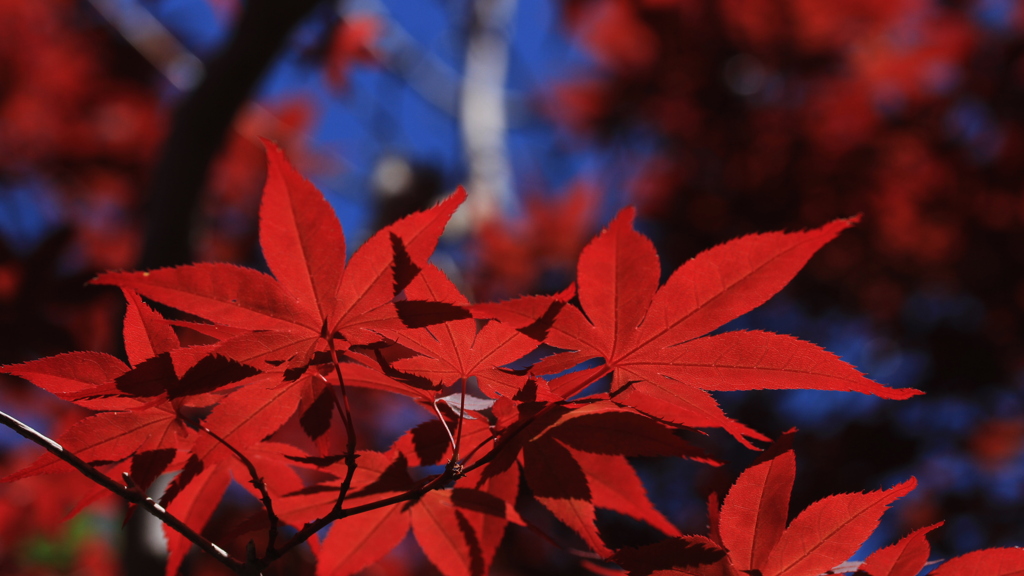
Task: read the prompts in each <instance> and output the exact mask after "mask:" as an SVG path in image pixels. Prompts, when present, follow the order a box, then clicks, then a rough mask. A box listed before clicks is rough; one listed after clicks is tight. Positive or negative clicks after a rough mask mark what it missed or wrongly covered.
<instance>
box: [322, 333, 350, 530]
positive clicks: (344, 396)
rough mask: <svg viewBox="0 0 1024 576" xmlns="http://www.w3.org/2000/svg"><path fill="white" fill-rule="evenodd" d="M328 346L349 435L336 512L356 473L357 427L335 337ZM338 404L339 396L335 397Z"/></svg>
mask: <svg viewBox="0 0 1024 576" xmlns="http://www.w3.org/2000/svg"><path fill="white" fill-rule="evenodd" d="M327 345H328V346H329V347H330V349H331V362H332V363H333V364H334V372H335V374H337V375H338V388H340V389H341V402H342V405H341V406H338V410H339V411H341V419H342V421H343V422H344V423H345V434H347V435H348V438H347V443H346V446H345V466H346V467H347V470H346V471H345V479H344V480H342V482H341V489H340V490H339V491H338V500H337V502H335V503H334V509H335V510H341V507H342V505H343V504H344V503H345V497H346V496H347V495H348V489H349V488H351V487H352V478H353V477H354V476H355V473H356V427H355V425H354V424H353V423H352V407H351V406H350V405H349V402H348V392H347V391H346V390H345V377H344V376H342V375H341V364H339V363H338V350H337V348H336V347H335V346H334V337H333V336H328V337H327ZM335 402H337V396H335Z"/></svg>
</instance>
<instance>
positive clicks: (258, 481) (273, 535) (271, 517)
mask: <svg viewBox="0 0 1024 576" xmlns="http://www.w3.org/2000/svg"><path fill="white" fill-rule="evenodd" d="M193 426H195V427H197V428H199V429H200V430H202V431H203V432H206V433H207V434H209V435H210V436H211V437H213V439H214V440H216V441H217V442H220V443H221V445H222V446H224V447H225V448H227V449H228V450H230V451H231V452H232V453H233V454H234V455H235V456H236V457H238V459H239V461H241V462H242V464H244V465H245V467H246V469H247V470H249V478H250V481H251V482H252V485H253V486H255V487H256V489H257V490H259V491H260V500H261V501H262V502H263V508H264V509H266V511H267V521H268V522H269V523H270V531H269V534H268V538H267V552H269V551H270V550H273V549H274V546H275V545H276V544H277V530H278V526H279V524H280V520H278V518H277V514H274V503H273V501H272V500H271V498H270V492H268V491H267V483H266V482H264V481H263V478H262V477H261V476H260V474H259V472H257V471H256V466H255V465H254V464H253V463H252V460H249V459H248V458H247V457H246V456H245V454H242V453H241V452H240V451H239V450H238V449H237V448H235V447H234V446H232V445H231V444H230V443H229V442H228V441H227V440H225V439H223V438H221V437H220V436H219V435H218V434H216V433H215V432H213V431H212V430H210V429H209V428H207V427H206V426H203V425H202V424H199V423H198V422H194V423H193Z"/></svg>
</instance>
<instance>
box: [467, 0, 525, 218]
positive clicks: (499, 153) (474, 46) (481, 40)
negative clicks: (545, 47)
mask: <svg viewBox="0 0 1024 576" xmlns="http://www.w3.org/2000/svg"><path fill="white" fill-rule="evenodd" d="M515 7H516V2H515V0H474V2H472V11H473V14H472V17H471V22H472V24H471V26H470V32H469V40H468V42H467V45H466V73H465V76H464V77H463V82H462V88H461V99H460V101H459V103H460V106H459V126H460V128H461V130H462V140H463V142H464V148H465V151H466V162H467V164H468V168H469V182H468V183H467V185H466V187H467V188H468V189H469V192H470V195H469V209H470V212H469V217H470V218H471V225H472V226H474V227H475V226H479V225H480V224H482V223H483V222H486V221H487V220H490V219H492V218H494V217H495V216H497V215H498V214H500V213H502V212H503V211H505V210H506V209H507V208H509V207H511V206H512V205H513V202H514V196H513V193H512V170H511V167H510V165H509V156H508V148H507V146H506V145H505V136H506V133H507V131H508V112H507V110H506V108H505V84H506V80H507V76H508V66H509V38H508V36H509V31H508V29H509V23H510V21H511V19H512V15H513V13H514V12H515Z"/></svg>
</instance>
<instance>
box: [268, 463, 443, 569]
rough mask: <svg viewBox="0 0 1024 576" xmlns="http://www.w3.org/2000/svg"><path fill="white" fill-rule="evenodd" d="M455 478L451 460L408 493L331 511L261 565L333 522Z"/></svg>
mask: <svg viewBox="0 0 1024 576" xmlns="http://www.w3.org/2000/svg"><path fill="white" fill-rule="evenodd" d="M457 476H458V474H457V472H456V462H455V461H454V460H452V461H450V462H449V463H448V465H447V466H445V469H444V472H442V473H441V474H439V475H437V476H434V477H433V478H431V479H430V480H429V481H428V482H426V483H425V484H423V485H422V486H420V487H419V488H415V489H413V490H410V491H408V492H403V493H402V494H397V495H395V496H391V497H389V498H384V499H382V500H377V501H376V502H369V503H366V504H363V505H361V506H355V507H352V508H348V509H344V510H341V509H338V510H333V511H332V512H331V513H329V514H327V515H326V516H324V517H323V518H319V519H317V520H313V521H312V522H308V523H306V525H305V526H303V527H302V529H301V530H299V531H298V532H296V533H295V535H294V536H292V537H291V539H289V540H288V542H285V544H284V545H283V546H281V548H279V549H277V550H273V551H271V552H270V553H269V554H267V556H266V557H265V558H263V560H262V561H261V563H262V564H263V565H267V564H269V563H270V562H272V561H274V560H276V559H277V558H280V557H281V556H283V555H284V554H286V553H287V552H288V551H289V550H291V549H292V548H295V547H296V546H298V545H300V544H302V543H303V542H305V541H306V540H309V539H310V538H311V537H312V536H313V535H314V534H316V533H317V532H319V531H320V530H323V529H324V528H326V527H327V526H328V525H329V524H330V523H331V522H334V521H335V520H341V519H342V518H347V517H349V516H355V515H356V514H363V513H365V512H369V511H371V510H377V509H378V508H384V507H385V506H391V505H392V504H398V503H401V502H409V501H412V500H416V499H419V498H420V497H422V496H423V495H424V494H426V493H427V492H430V491H431V490H437V489H440V488H444V487H445V486H446V485H447V484H448V483H449V482H451V481H452V480H454V479H455V478H456V477H457Z"/></svg>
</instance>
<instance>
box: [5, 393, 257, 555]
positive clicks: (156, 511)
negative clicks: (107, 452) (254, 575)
mask: <svg viewBox="0 0 1024 576" xmlns="http://www.w3.org/2000/svg"><path fill="white" fill-rule="evenodd" d="M0 424H3V425H4V426H7V427H8V428H10V429H11V430H14V431H15V432H17V433H18V435H20V436H21V437H23V438H26V439H28V440H31V441H32V442H35V443H36V444H38V445H40V446H42V447H43V448H46V450H47V451H49V452H50V453H51V454H53V455H54V456H56V457H58V458H60V459H61V460H63V461H64V462H67V463H68V464H70V465H71V466H72V467H74V468H75V469H76V470H78V471H79V472H81V473H82V474H84V475H85V476H86V477H87V478H88V479H90V480H92V481H93V482H95V483H97V484H99V485H100V486H103V487H104V488H106V489H107V490H110V491H111V492H113V493H114V494H117V495H118V496H120V497H121V498H124V499H125V500H126V501H128V502H131V503H133V504H137V505H139V506H141V507H142V508H144V509H145V510H146V511H147V512H149V513H150V514H152V515H153V516H156V517H157V518H159V519H160V521H161V522H163V523H164V524H167V525H168V526H170V527H171V528H173V529H174V530H177V531H178V532H179V533H180V534H181V535H182V536H184V537H185V538H188V539H189V540H191V541H192V543H193V544H195V545H196V546H199V547H200V548H201V549H202V550H203V551H205V552H206V553H207V554H209V555H210V556H213V557H214V558H216V559H217V560H218V561H220V563H221V564H224V565H225V566H227V567H228V568H230V569H231V570H233V571H234V572H236V573H238V574H245V573H248V572H246V565H245V564H244V563H242V562H240V561H238V560H236V559H234V558H232V557H231V555H229V554H228V553H227V552H226V551H224V549H222V548H221V547H220V546H217V545H216V544H214V543H213V542H210V541H209V540H207V539H206V538H204V537H203V536H202V535H200V534H198V533H196V532H195V531H194V530H192V529H191V528H189V527H188V525H187V524H185V523H184V522H182V521H181V520H179V519H178V518H177V517H176V516H174V515H172V514H171V513H170V512H168V511H167V509H166V508H164V507H163V506H161V505H159V504H157V503H156V502H154V501H153V499H152V498H150V497H148V496H146V494H145V492H143V491H142V490H139V489H138V488H129V487H128V486H124V485H122V484H120V483H118V482H115V481H113V480H111V479H110V478H109V477H108V476H107V475H106V474H104V473H102V472H100V471H99V470H97V469H96V468H94V467H93V466H91V465H90V464H89V463H87V462H85V461H83V460H82V459H81V458H79V457H78V456H76V455H74V454H72V453H71V452H68V451H67V450H65V449H64V447H63V446H61V445H60V444H58V443H56V442H54V441H53V440H51V439H50V438H48V437H47V436H44V435H43V434H40V433H39V432H37V431H36V430H34V429H33V428H32V427H30V426H28V425H27V424H24V423H22V422H21V421H19V420H18V419H16V418H14V417H12V416H8V415H7V414H5V413H3V412H0Z"/></svg>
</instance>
